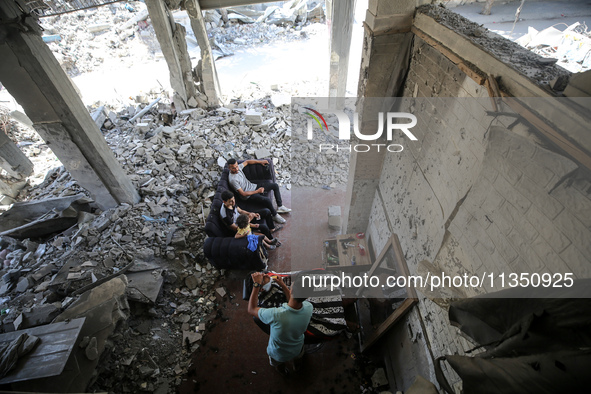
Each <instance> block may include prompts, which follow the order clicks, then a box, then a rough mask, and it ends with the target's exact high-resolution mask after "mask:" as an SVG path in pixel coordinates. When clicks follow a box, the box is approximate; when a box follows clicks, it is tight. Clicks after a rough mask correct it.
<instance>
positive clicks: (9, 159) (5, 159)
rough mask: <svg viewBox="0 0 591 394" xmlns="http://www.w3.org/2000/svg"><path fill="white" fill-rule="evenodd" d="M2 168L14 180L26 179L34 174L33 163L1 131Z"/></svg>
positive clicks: (0, 157) (0, 154)
mask: <svg viewBox="0 0 591 394" xmlns="http://www.w3.org/2000/svg"><path fill="white" fill-rule="evenodd" d="M0 167H2V168H3V169H4V170H5V171H6V172H7V173H8V175H10V176H11V177H13V178H18V179H20V178H26V177H28V176H29V175H31V174H32V173H33V167H34V166H33V163H32V162H31V160H29V158H28V157H27V156H25V154H24V153H23V152H22V151H21V150H20V149H19V147H18V146H16V144H15V143H14V142H12V140H11V139H10V138H8V136H7V135H6V134H4V132H2V131H0Z"/></svg>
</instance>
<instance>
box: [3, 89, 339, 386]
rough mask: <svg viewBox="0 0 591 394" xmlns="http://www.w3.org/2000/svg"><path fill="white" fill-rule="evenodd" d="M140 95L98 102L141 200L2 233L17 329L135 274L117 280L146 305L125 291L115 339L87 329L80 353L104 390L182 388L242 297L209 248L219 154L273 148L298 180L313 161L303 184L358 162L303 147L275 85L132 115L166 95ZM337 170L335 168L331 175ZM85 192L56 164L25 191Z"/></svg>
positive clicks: (7, 298)
mask: <svg viewBox="0 0 591 394" xmlns="http://www.w3.org/2000/svg"><path fill="white" fill-rule="evenodd" d="M138 98H139V100H140V101H141V102H137V103H136V105H133V106H126V107H125V108H119V109H117V108H109V107H108V106H106V107H104V108H100V109H98V108H97V109H90V111H89V112H90V113H96V111H97V110H98V111H99V113H102V114H108V115H107V116H103V118H104V121H103V124H102V131H103V133H104V136H105V139H106V141H107V142H108V144H109V145H110V146H111V148H112V149H113V152H114V154H115V156H116V158H117V160H118V161H119V162H120V164H121V165H122V167H123V168H124V169H125V170H126V171H127V173H128V175H129V176H130V178H131V180H132V182H133V183H134V185H135V186H136V188H137V190H138V191H139V193H140V195H141V201H140V202H139V203H138V204H135V205H133V206H131V205H127V204H122V205H120V206H119V207H117V208H113V209H109V210H107V211H104V212H102V211H100V210H98V209H97V208H96V207H94V206H93V204H92V200H91V199H89V198H88V197H85V199H84V200H83V201H84V203H85V204H88V203H89V202H90V206H91V207H93V208H92V209H90V210H86V209H84V210H81V211H76V210H73V211H71V212H70V211H68V212H70V213H69V215H74V218H75V219H76V218H77V220H74V222H73V223H74V224H73V225H71V227H69V228H67V229H65V230H63V231H61V230H60V232H59V233H57V234H51V235H49V236H47V235H43V236H38V237H35V236H32V237H31V238H28V239H14V238H10V237H2V238H1V241H0V258H2V259H0V260H1V261H2V262H3V263H2V264H3V265H2V267H3V269H2V270H1V272H0V274H1V275H2V278H3V279H2V280H1V281H0V284H1V286H0V302H1V303H2V306H1V308H2V310H3V311H4V314H3V315H1V319H0V330H1V331H3V332H6V331H12V330H14V329H15V322H18V323H19V324H20V325H21V326H22V325H23V324H26V325H31V324H35V325H38V324H49V323H51V322H52V321H53V320H51V319H49V318H47V319H45V320H44V319H41V318H40V317H39V316H40V311H44V312H46V313H47V315H48V316H52V317H55V316H57V315H63V314H64V313H65V312H68V311H71V310H72V309H71V308H78V309H80V308H81V307H80V299H81V298H82V297H87V298H88V297H89V294H93V292H94V293H96V292H97V290H98V289H101V288H103V286H104V285H105V284H106V283H111V282H110V281H113V280H118V279H120V278H124V279H123V280H124V282H118V283H125V300H126V301H128V302H132V303H134V304H137V305H143V307H136V308H131V309H132V310H135V312H134V313H132V312H130V310H129V308H127V307H126V306H125V305H121V302H122V301H121V300H119V301H117V303H116V305H120V306H119V307H118V310H120V311H121V312H120V313H119V315H118V316H120V318H118V319H116V320H113V322H112V323H111V324H112V326H113V327H111V328H110V330H111V331H112V334H111V335H110V336H109V338H108V339H106V342H104V343H103V342H101V340H99V342H98V343H97V344H94V345H93V343H94V342H93V340H92V338H93V337H96V336H97V335H98V334H91V335H88V337H89V341H90V342H89V343H88V344H85V345H86V346H83V347H82V348H81V351H82V353H81V356H80V357H85V358H84V360H87V362H88V365H98V368H99V369H98V370H97V374H95V377H93V378H92V381H89V382H87V383H88V384H90V388H91V389H96V390H104V389H105V388H106V389H109V388H113V387H115V386H116V385H119V384H121V385H122V386H121V387H122V389H121V391H122V392H137V391H139V390H148V391H150V390H152V389H153V390H156V389H160V390H163V391H162V392H174V387H175V386H177V385H178V384H180V379H181V376H182V375H183V374H184V373H186V371H187V369H188V367H189V365H190V354H191V353H192V352H193V351H194V350H196V349H197V348H198V347H199V343H200V341H201V340H202V339H203V338H204V336H206V335H207V327H208V325H209V324H210V322H211V321H212V319H213V318H214V317H215V314H216V311H217V308H218V307H219V304H220V302H222V301H223V300H225V299H228V297H229V299H232V298H234V297H235V295H234V294H228V293H227V291H226V290H225V289H224V288H223V287H220V286H219V284H218V281H219V279H220V278H221V277H222V276H223V275H224V273H223V272H220V271H218V270H217V269H215V268H213V267H212V266H211V265H210V264H209V263H208V262H207V260H206V259H205V257H204V255H203V251H202V245H203V242H204V240H205V237H206V235H205V233H204V231H203V225H204V220H205V218H206V216H207V215H208V213H209V207H210V206H211V203H212V199H213V196H214V194H215V188H216V186H217V180H218V179H219V176H220V174H221V170H222V169H221V168H220V166H219V164H221V163H220V162H219V161H218V160H220V159H221V160H223V162H225V160H227V159H228V158H230V157H236V158H244V159H248V158H262V157H271V158H273V161H274V163H275V170H276V176H277V181H278V183H279V184H280V185H283V186H285V187H287V188H291V186H292V178H291V168H292V167H293V166H294V165H296V166H300V167H303V168H306V169H309V168H312V167H314V170H313V171H309V175H310V177H308V178H306V179H303V180H301V181H299V183H298V184H301V185H307V184H317V185H321V184H324V183H326V182H328V181H329V180H331V182H332V184H333V186H334V185H335V182H334V180H335V179H337V178H335V176H334V170H335V168H336V169H338V171H339V175H338V180H342V181H343V182H344V181H346V168H342V169H341V167H339V166H341V165H342V166H343V167H346V165H345V164H347V163H336V162H335V163H331V162H330V160H331V159H330V157H329V159H324V160H322V159H320V160H319V159H318V157H319V155H317V154H316V153H315V152H309V155H308V156H306V155H302V156H293V155H292V152H291V148H292V140H291V109H290V106H289V105H284V104H282V105H280V106H279V107H276V106H275V105H273V100H272V98H271V97H269V96H267V97H265V98H262V99H259V100H255V101H242V100H233V101H231V102H230V103H228V104H226V106H224V107H220V108H218V109H215V110H211V111H206V110H203V109H192V110H187V111H182V112H180V113H175V112H174V110H173V109H172V108H171V107H170V102H169V99H167V98H162V99H161V100H160V102H158V105H154V106H152V107H151V108H149V109H148V111H145V112H144V113H143V114H142V115H141V116H140V117H139V118H138V119H137V121H135V122H134V123H132V122H130V119H132V118H133V117H134V116H135V115H136V114H138V113H141V112H142V111H143V109H145V108H146V107H147V106H148V105H149V104H146V103H150V102H154V99H156V98H157V97H152V96H151V95H149V94H148V95H147V96H146V97H138ZM140 124H141V125H142V126H141V127H138V125H140ZM29 133H34V131H32V130H30V131H29ZM312 157H313V158H314V160H312V159H311V158H312ZM324 161H326V163H329V164H330V165H329V167H328V168H325V167H323V165H324ZM294 163H295V164H294ZM58 164H59V163H58ZM333 167H335V168H333ZM327 172H331V173H332V175H331V176H330V177H327V178H324V177H323V174H325V173H327ZM80 195H83V196H84V195H87V192H86V191H85V190H83V189H82V188H80V187H79V185H78V184H77V182H75V181H74V180H73V179H72V178H71V177H70V175H69V173H68V172H67V171H66V170H65V169H64V168H63V166H58V167H55V168H53V169H51V170H49V171H47V174H46V175H45V178H44V180H43V182H41V183H39V184H37V185H27V186H26V187H25V188H23V189H22V190H21V192H20V194H19V196H18V199H19V200H28V201H36V200H41V199H50V198H56V197H62V198H64V197H66V196H72V197H68V198H70V199H72V200H75V199H79V198H80V197H79V196H80ZM58 201H61V200H58ZM68 201H69V200H68ZM67 209H70V208H67ZM0 218H1V217H0ZM119 286H120V285H119ZM69 313H70V315H72V316H85V313H86V312H83V311H78V312H76V313H73V312H69ZM64 316H65V315H64ZM111 331H109V332H111ZM81 335H82V334H81ZM99 338H101V337H99ZM154 338H157V339H158V341H157V342H155V341H154V340H153V339H154ZM95 341H96V340H95ZM119 344H121V345H119ZM179 349H182V350H181V351H179ZM100 360H105V361H106V362H100ZM150 360H151V361H150ZM152 363H153V365H152ZM150 365H152V366H150ZM158 366H159V367H158ZM25 387H26V386H25Z"/></svg>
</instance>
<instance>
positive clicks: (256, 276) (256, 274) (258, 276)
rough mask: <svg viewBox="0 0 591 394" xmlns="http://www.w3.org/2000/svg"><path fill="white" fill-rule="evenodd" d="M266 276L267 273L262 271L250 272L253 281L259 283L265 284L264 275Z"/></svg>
mask: <svg viewBox="0 0 591 394" xmlns="http://www.w3.org/2000/svg"><path fill="white" fill-rule="evenodd" d="M264 276H265V274H263V273H262V272H254V273H252V274H250V277H251V278H252V281H253V282H254V283H258V284H259V285H262V284H263V277H264Z"/></svg>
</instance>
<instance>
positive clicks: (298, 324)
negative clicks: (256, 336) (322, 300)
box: [258, 301, 313, 363]
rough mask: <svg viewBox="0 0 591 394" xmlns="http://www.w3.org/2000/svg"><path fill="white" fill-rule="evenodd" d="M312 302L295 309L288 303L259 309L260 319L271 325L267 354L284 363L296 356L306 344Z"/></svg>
mask: <svg viewBox="0 0 591 394" xmlns="http://www.w3.org/2000/svg"><path fill="white" fill-rule="evenodd" d="M312 310H313V308H312V304H311V303H309V302H308V301H304V302H303V303H302V307H301V308H300V309H293V308H292V307H290V306H289V305H287V303H284V304H283V305H282V306H280V307H278V308H268V309H264V308H261V309H259V313H258V315H259V319H260V320H261V321H262V322H263V323H265V324H269V325H270V326H271V333H270V335H269V344H268V345H267V354H268V355H269V357H271V358H272V359H274V360H276V361H278V362H280V363H282V362H287V361H290V360H292V359H294V358H296V357H297V356H298V355H299V354H300V351H301V349H302V346H303V345H304V333H305V332H306V329H307V327H308V323H310V318H311V317H312Z"/></svg>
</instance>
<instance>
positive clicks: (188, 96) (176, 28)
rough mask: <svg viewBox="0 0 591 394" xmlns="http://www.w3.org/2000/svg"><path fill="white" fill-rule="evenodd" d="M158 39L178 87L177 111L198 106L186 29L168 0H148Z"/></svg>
mask: <svg viewBox="0 0 591 394" xmlns="http://www.w3.org/2000/svg"><path fill="white" fill-rule="evenodd" d="M145 3H146V6H147V7H148V13H149V14H150V19H151V20H152V26H154V31H155V32H156V38H157V39H158V42H159V43H160V48H161V49H162V54H163V55H164V59H166V63H167V64H168V70H169V72H170V86H172V88H173V89H174V92H175V94H174V97H173V101H174V104H175V107H176V109H177V111H181V110H183V109H187V108H188V107H196V106H197V99H196V95H197V94H196V90H195V82H194V81H193V76H192V69H191V58H190V57H189V53H188V52H187V42H186V41H185V35H186V30H185V28H184V27H183V25H181V24H179V23H175V22H174V19H173V17H172V12H170V10H169V9H168V7H167V6H166V4H165V2H164V0H145Z"/></svg>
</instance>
